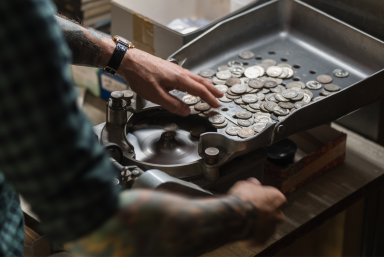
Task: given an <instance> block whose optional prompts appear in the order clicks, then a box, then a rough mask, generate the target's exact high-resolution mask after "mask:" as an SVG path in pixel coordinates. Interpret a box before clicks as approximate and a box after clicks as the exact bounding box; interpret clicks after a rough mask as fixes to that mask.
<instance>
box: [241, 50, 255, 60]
mask: <svg viewBox="0 0 384 257" xmlns="http://www.w3.org/2000/svg"><path fill="white" fill-rule="evenodd" d="M239 57H240V58H241V59H244V60H249V59H252V58H253V57H255V54H254V53H252V52H251V51H243V52H240V53H239Z"/></svg>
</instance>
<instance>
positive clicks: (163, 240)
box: [66, 190, 257, 256]
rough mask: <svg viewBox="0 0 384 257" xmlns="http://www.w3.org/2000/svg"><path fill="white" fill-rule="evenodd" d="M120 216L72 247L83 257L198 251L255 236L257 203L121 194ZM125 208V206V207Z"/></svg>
mask: <svg viewBox="0 0 384 257" xmlns="http://www.w3.org/2000/svg"><path fill="white" fill-rule="evenodd" d="M120 203H121V204H122V205H123V206H122V207H121V209H120V211H119V212H118V213H117V215H116V216H115V217H113V218H112V219H110V220H109V221H108V222H107V223H106V224H104V225H103V226H102V227H101V228H99V229H97V231H95V232H93V233H92V234H91V235H89V236H86V237H83V238H81V239H79V240H78V241H76V242H73V243H69V244H67V245H66V247H67V248H68V250H69V251H71V252H73V253H75V254H79V255H83V256H141V255H145V256H161V255H166V256H170V255H177V256H180V255H197V254H202V253H203V252H204V251H207V250H212V249H213V248H215V247H218V246H220V245H222V244H224V243H227V242H230V241H235V240H242V239H246V238H248V237H250V236H252V234H253V231H254V228H255V222H256V219H257V213H256V208H255V207H254V205H253V204H252V203H249V202H243V201H241V200H240V199H239V198H238V197H236V196H227V197H222V198H210V199H201V200H190V199H186V198H181V197H178V196H174V195H170V194H164V193H159V192H153V191H144V190H132V191H125V192H123V193H122V194H121V199H120ZM124 206H125V207H124Z"/></svg>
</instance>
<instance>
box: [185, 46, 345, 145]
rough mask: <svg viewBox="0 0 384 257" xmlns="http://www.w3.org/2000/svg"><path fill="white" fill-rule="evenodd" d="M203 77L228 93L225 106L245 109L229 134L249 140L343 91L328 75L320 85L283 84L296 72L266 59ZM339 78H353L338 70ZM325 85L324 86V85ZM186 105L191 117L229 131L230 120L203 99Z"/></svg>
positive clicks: (202, 73) (188, 100)
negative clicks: (230, 104) (234, 105)
mask: <svg viewBox="0 0 384 257" xmlns="http://www.w3.org/2000/svg"><path fill="white" fill-rule="evenodd" d="M239 57H240V58H241V59H244V60H249V59H252V58H253V57H254V54H253V53H252V52H250V51H244V52H241V53H239ZM199 75H200V76H202V77H204V78H209V79H212V82H213V84H214V85H215V87H216V88H217V89H219V90H220V91H222V92H224V96H223V97H222V98H219V100H220V101H221V102H224V103H230V102H234V103H235V104H237V105H239V106H240V107H241V108H243V109H245V110H244V111H240V112H237V113H236V118H237V125H238V126H229V127H227V128H226V130H225V132H226V133H227V134H228V135H231V136H236V135H237V136H239V137H241V138H247V137H251V136H253V135H254V134H255V133H260V132H261V131H262V130H263V129H264V128H265V127H266V126H267V124H268V123H269V122H272V121H273V120H274V121H282V120H283V119H285V117H286V116H287V115H289V114H290V113H292V112H293V111H295V110H296V109H299V108H301V107H303V106H305V105H307V104H309V103H310V102H311V101H319V100H321V99H323V98H325V97H326V96H329V95H332V94H333V93H335V92H337V91H339V90H340V89H341V88H340V87H339V86H337V85H334V84H331V83H332V81H333V79H332V77H331V76H328V75H320V76H318V77H317V79H316V81H314V80H312V81H308V82H307V83H303V82H301V81H294V82H290V83H287V84H286V85H285V84H283V80H284V79H289V78H292V77H293V75H294V71H293V69H292V66H291V65H289V64H287V63H280V64H277V63H276V61H274V60H272V59H265V60H263V61H262V62H261V63H259V64H256V65H253V66H250V67H246V68H245V67H244V65H243V63H242V62H239V61H230V62H228V65H224V66H220V67H218V68H217V72H215V71H214V70H211V69H203V70H201V71H200V72H199ZM333 75H334V76H335V77H339V78H344V77H347V76H348V75H349V73H348V72H347V71H343V70H341V69H336V70H334V72H333ZM323 84H324V85H323ZM320 89H322V91H321V93H320V94H321V96H318V97H316V98H314V96H313V93H312V92H311V91H310V90H320ZM183 101H184V103H186V104H188V105H190V108H191V114H198V115H200V116H202V117H207V118H209V121H210V122H211V123H212V125H213V126H214V127H216V128H225V127H226V126H227V125H228V121H227V119H226V118H225V117H224V116H223V115H221V114H220V111H219V110H218V109H212V108H211V107H210V106H209V105H208V104H207V103H204V102H202V101H201V99H200V98H199V97H196V96H192V95H186V96H185V97H184V98H183Z"/></svg>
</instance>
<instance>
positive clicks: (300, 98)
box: [291, 91, 304, 101]
mask: <svg viewBox="0 0 384 257" xmlns="http://www.w3.org/2000/svg"><path fill="white" fill-rule="evenodd" d="M303 98H304V93H303V92H302V91H297V96H295V97H294V98H291V100H292V101H300V100H302V99H303Z"/></svg>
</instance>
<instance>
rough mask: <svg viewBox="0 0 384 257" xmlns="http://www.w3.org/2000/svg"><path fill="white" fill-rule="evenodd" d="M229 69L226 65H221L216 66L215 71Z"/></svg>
mask: <svg viewBox="0 0 384 257" xmlns="http://www.w3.org/2000/svg"><path fill="white" fill-rule="evenodd" d="M226 70H229V67H228V66H227V65H223V66H220V67H218V68H217V71H226Z"/></svg>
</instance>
